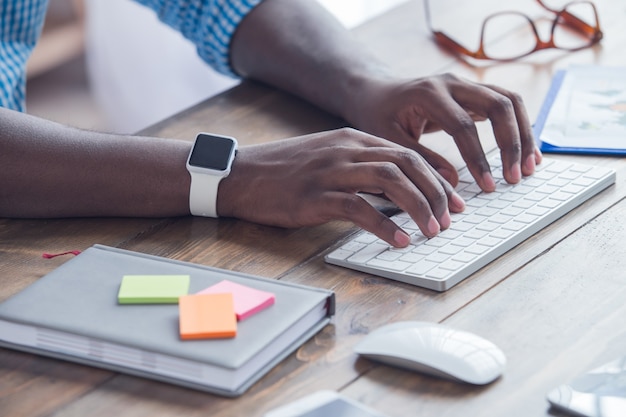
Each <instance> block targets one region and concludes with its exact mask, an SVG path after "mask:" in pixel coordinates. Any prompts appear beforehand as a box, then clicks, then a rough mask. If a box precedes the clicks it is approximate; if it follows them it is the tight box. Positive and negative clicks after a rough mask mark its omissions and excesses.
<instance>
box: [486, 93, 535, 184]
mask: <svg viewBox="0 0 626 417" xmlns="http://www.w3.org/2000/svg"><path fill="white" fill-rule="evenodd" d="M488 87H489V88H491V89H493V90H495V91H497V92H498V93H500V94H502V95H504V96H506V97H508V98H509V99H510V100H511V103H512V104H513V109H514V112H515V119H516V121H517V129H518V132H519V137H520V144H521V157H520V164H521V170H522V174H523V175H532V174H533V173H534V172H535V165H536V164H538V163H539V162H540V161H541V153H540V152H539V151H538V149H536V145H535V138H534V136H533V131H532V127H531V124H530V119H529V117H528V113H527V111H526V107H525V106H524V103H523V100H522V98H521V96H520V95H518V94H516V93H513V92H510V91H507V90H505V89H503V88H501V87H498V86H492V85H489V86H488ZM494 133H496V139H498V136H497V132H495V131H494ZM498 143H500V141H499V142H498ZM503 161H504V157H503Z"/></svg>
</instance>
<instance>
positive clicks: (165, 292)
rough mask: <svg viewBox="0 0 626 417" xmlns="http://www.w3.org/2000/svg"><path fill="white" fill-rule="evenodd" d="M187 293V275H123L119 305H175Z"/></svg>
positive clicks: (118, 295)
mask: <svg viewBox="0 0 626 417" xmlns="http://www.w3.org/2000/svg"><path fill="white" fill-rule="evenodd" d="M188 292H189V275H124V277H123V278H122V285H120V291H119V293H118V294H117V302H118V303H119V304H176V303H178V297H180V296H181V295H187V293H188Z"/></svg>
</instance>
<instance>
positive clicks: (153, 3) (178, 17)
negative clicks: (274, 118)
mask: <svg viewBox="0 0 626 417" xmlns="http://www.w3.org/2000/svg"><path fill="white" fill-rule="evenodd" d="M136 1H137V2H139V3H141V4H143V5H145V6H148V7H150V8H151V9H153V10H154V11H155V12H156V13H157V15H158V16H159V19H160V20H161V21H163V22H164V23H166V24H167V25H169V26H171V27H173V28H174V29H176V30H178V31H179V32H180V33H182V35H183V36H184V37H185V38H187V39H189V40H190V41H192V42H193V43H194V44H195V45H196V48H197V51H198V55H199V56H200V57H201V58H202V59H203V60H204V61H206V62H207V63H208V64H209V65H211V66H212V67H213V68H214V69H216V70H217V71H219V72H221V73H223V74H227V75H230V76H234V77H236V76H237V75H236V74H235V73H234V71H233V69H232V67H231V65H230V42H231V39H232V37H233V35H234V33H235V30H237V26H238V25H239V23H241V21H242V19H243V18H244V17H245V16H246V15H247V14H248V13H249V12H250V11H251V10H252V9H253V8H254V7H255V6H257V5H258V4H259V3H260V2H261V1H262V0H175V1H172V0H136Z"/></svg>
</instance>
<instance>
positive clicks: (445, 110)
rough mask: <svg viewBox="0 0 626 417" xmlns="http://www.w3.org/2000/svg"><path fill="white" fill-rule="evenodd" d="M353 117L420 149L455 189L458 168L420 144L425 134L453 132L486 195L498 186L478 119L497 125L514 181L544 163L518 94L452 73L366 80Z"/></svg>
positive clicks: (355, 121)
mask: <svg viewBox="0 0 626 417" xmlns="http://www.w3.org/2000/svg"><path fill="white" fill-rule="evenodd" d="M351 114H352V116H351V117H350V119H351V122H352V123H353V125H354V126H355V127H357V128H359V129H361V130H364V131H366V132H370V133H372V134H374V135H377V136H380V137H384V138H386V139H389V140H392V141H394V142H396V143H398V144H401V145H403V146H406V147H408V148H411V149H415V150H416V151H418V152H419V153H420V154H421V155H422V156H423V157H424V158H425V159H426V160H427V161H428V162H429V163H430V164H431V165H432V166H433V167H434V168H435V169H436V170H437V171H438V172H439V173H440V174H441V175H442V176H443V177H444V178H446V179H447V180H448V181H449V182H450V183H451V184H454V185H456V183H457V181H458V175H457V172H456V169H455V168H454V166H452V164H450V163H449V162H448V161H447V160H446V159H445V158H444V157H443V156H441V155H439V154H437V153H435V152H433V151H432V150H430V149H428V148H426V147H425V146H423V145H421V144H420V143H419V139H420V137H421V135H422V133H427V132H432V131H435V130H444V131H445V132H447V133H448V134H450V135H451V136H452V137H453V138H454V141H455V143H456V145H457V146H458V148H459V150H460V152H461V155H462V157H463V159H464V160H465V162H466V164H467V166H468V168H469V170H470V172H471V173H472V175H473V176H474V178H475V179H476V182H477V183H478V185H479V186H480V187H481V188H482V189H483V190H485V191H493V190H494V189H495V183H494V180H493V177H492V176H491V173H490V170H489V165H488V164H487V160H486V158H485V155H484V152H483V149H482V147H481V145H480V141H479V138H478V133H477V131H476V127H475V125H474V122H475V121H479V120H486V119H489V120H490V121H491V124H492V126H493V131H494V134H495V138H496V141H497V143H498V146H499V148H500V153H501V157H502V161H503V166H504V168H505V169H504V177H505V179H506V180H507V181H508V182H510V183H517V182H519V180H520V179H521V176H522V175H531V174H532V173H533V172H534V170H535V164H538V163H540V162H541V153H540V152H539V150H538V149H537V148H536V147H535V143H534V140H533V135H532V131H531V127H530V123H529V120H528V115H527V114H526V110H525V108H524V105H523V103H522V99H521V98H520V97H519V96H518V95H517V94H514V93H511V92H509V91H507V90H505V89H503V88H499V87H495V86H489V85H483V84H477V83H473V82H470V81H466V80H463V79H460V78H458V77H456V76H454V75H451V74H444V75H439V76H433V77H427V78H422V79H415V80H411V81H399V80H389V81H371V82H365V83H364V84H363V88H362V89H361V90H359V92H358V93H357V94H356V99H355V100H354V102H353V107H352V108H351Z"/></svg>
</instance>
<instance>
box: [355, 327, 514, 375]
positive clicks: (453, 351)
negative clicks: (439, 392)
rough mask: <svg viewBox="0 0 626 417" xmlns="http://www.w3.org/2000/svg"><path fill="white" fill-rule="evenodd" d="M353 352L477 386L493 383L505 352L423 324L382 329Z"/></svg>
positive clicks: (503, 363) (466, 335) (472, 337)
mask: <svg viewBox="0 0 626 417" xmlns="http://www.w3.org/2000/svg"><path fill="white" fill-rule="evenodd" d="M354 351H355V352H356V353H358V354H359V355H362V356H364V357H366V358H369V359H372V360H375V361H379V362H383V363H386V364H388V365H393V366H397V367H401V368H405V369H408V370H413V371H418V372H423V373H426V374H430V375H434V376H437V377H442V378H446V379H451V380H454V381H462V382H467V383H469V384H476V385H484V384H488V383H490V382H492V381H494V380H495V379H497V378H498V377H499V376H500V375H502V372H503V371H504V368H505V366H506V357H505V356H504V353H503V352H502V350H500V348H498V347H497V346H496V345H494V344H493V343H491V342H490V341H488V340H486V339H484V338H482V337H480V336H478V335H475V334H473V333H469V332H466V331H462V330H456V329H453V328H451V327H448V326H445V325H443V324H438V323H429V322H422V321H403V322H397V323H392V324H388V325H385V326H382V327H380V328H378V329H376V330H374V331H373V332H371V333H370V334H368V335H367V336H365V338H363V340H361V341H360V342H359V343H358V344H357V345H356V346H355V347H354Z"/></svg>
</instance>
